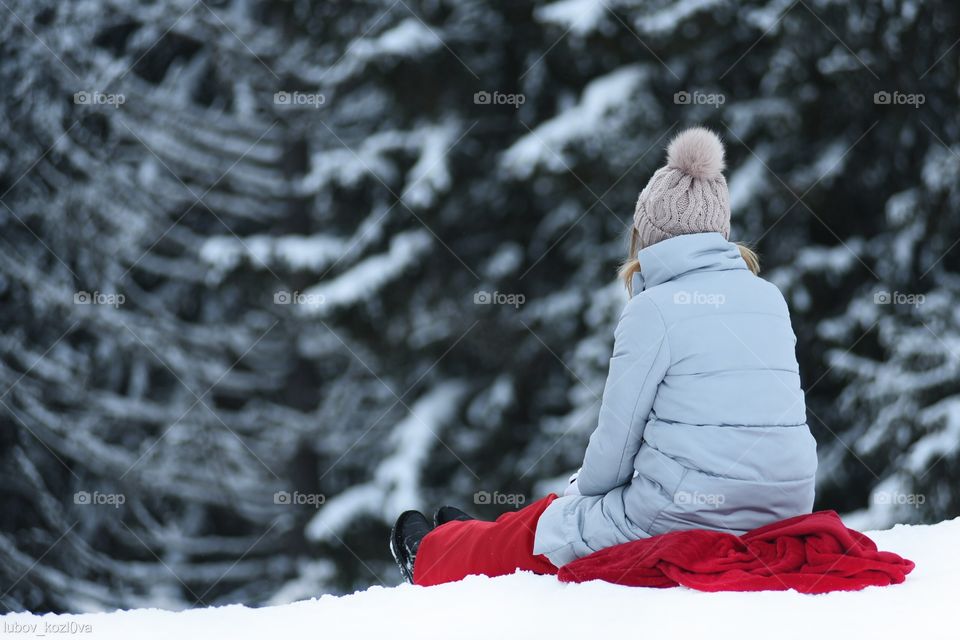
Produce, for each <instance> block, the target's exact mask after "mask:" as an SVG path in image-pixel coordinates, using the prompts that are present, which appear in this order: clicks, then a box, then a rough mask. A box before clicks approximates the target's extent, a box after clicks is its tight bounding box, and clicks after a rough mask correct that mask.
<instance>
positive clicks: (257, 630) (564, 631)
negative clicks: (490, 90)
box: [0, 518, 960, 640]
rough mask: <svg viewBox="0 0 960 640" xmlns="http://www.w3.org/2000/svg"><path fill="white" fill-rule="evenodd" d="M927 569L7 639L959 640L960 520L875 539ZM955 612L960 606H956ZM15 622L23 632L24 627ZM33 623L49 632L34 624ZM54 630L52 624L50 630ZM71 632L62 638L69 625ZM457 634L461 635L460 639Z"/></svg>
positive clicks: (326, 602)
mask: <svg viewBox="0 0 960 640" xmlns="http://www.w3.org/2000/svg"><path fill="white" fill-rule="evenodd" d="M869 535H870V536H871V537H872V538H873V539H874V540H876V542H877V544H878V545H879V546H880V548H881V549H885V550H888V551H894V552H896V553H899V554H901V555H903V556H905V557H907V558H910V559H911V560H913V561H914V562H916V563H917V568H916V569H915V570H914V572H913V573H912V574H911V575H910V576H908V578H907V581H906V582H905V583H904V584H901V585H896V586H892V587H871V588H868V589H865V590H864V591H859V592H854V593H833V594H825V595H818V596H805V595H802V594H798V593H795V592H786V593H784V592H763V593H714V594H710V593H700V592H696V591H691V590H689V589H685V588H675V589H639V588H630V587H620V586H615V585H610V584H606V583H601V582H593V583H587V584H571V585H565V584H561V583H559V582H557V581H556V580H555V579H554V578H552V577H547V576H536V575H532V574H516V575H512V576H506V577H502V578H496V579H490V578H484V577H471V578H468V579H466V580H464V581H462V582H459V583H455V584H449V585H442V586H439V587H431V588H422V587H413V586H409V585H404V586H401V587H395V588H383V587H373V588H370V589H368V590H366V591H362V592H358V593H354V594H352V595H348V596H340V597H337V596H323V597H321V598H319V599H316V600H309V601H303V602H297V603H294V604H289V605H283V606H276V607H264V608H260V609H251V608H248V607H244V606H241V605H231V606H226V607H217V608H210V609H193V610H190V611H183V612H171V611H160V610H156V609H141V610H134V611H117V612H114V613H92V614H82V615H52V614H49V615H44V616H36V615H31V614H25V613H22V614H21V613H17V614H9V615H6V616H3V617H2V620H0V624H2V625H3V626H2V627H0V629H2V633H0V637H3V638H8V637H9V638H29V637H37V636H40V635H45V636H47V637H58V636H59V637H66V636H68V635H71V636H74V635H75V636H77V637H81V638H90V639H92V640H101V639H103V640H107V639H109V640H113V639H117V640H128V639H131V638H136V639H139V638H144V639H151V638H177V640H187V639H191V638H202V639H204V640H208V639H210V638H221V637H223V638H231V639H236V640H247V639H254V638H256V639H273V638H288V637H289V638H308V637H314V638H388V637H397V636H400V637H410V638H444V639H447V638H483V639H484V640H489V639H491V638H495V639H497V640H501V639H504V638H523V639H525V640H528V639H532V638H550V639H551V640H556V639H558V638H576V639H577V640H583V639H584V638H592V637H615V638H711V640H714V639H723V638H731V639H734V638H735V639H736V640H751V639H753V638H763V639H764V640H767V639H768V638H771V637H773V638H784V639H793V638H797V639H800V638H803V639H804V640H808V639H809V638H817V639H818V640H822V639H824V638H845V639H853V638H871V639H873V640H876V639H878V638H908V637H909V638H923V639H927V638H958V637H960V623H958V622H957V619H956V617H955V615H953V613H954V610H955V609H956V602H957V596H958V595H960V587H957V580H956V575H957V574H958V572H960V551H958V549H957V544H956V542H957V540H958V539H960V518H957V519H954V520H951V521H947V522H942V523H940V524H937V525H930V526H919V525H918V526H904V525H897V526H896V527H894V528H893V529H891V530H888V531H878V532H870V533H869ZM950 603H953V604H950ZM15 625H20V628H18V627H16V626H15ZM24 625H26V626H27V628H26V629H25V630H24V629H22V627H23V626H24ZM30 625H39V626H38V627H35V628H34V627H31V626H30ZM44 625H50V626H47V627H45V626H44ZM58 625H59V626H61V627H62V628H60V629H59V630H58V629H57V626H58ZM452 630H455V631H452Z"/></svg>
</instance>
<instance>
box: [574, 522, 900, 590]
mask: <svg viewBox="0 0 960 640" xmlns="http://www.w3.org/2000/svg"><path fill="white" fill-rule="evenodd" d="M913 566H914V565H913V562H911V561H909V560H906V559H904V558H901V557H900V556H898V555H897V554H895V553H890V552H888V551H878V550H877V545H876V544H874V542H873V540H871V539H870V538H868V537H867V536H865V535H863V534H862V533H858V532H856V531H853V530H852V529H848V528H847V527H845V526H844V525H843V523H842V522H841V521H840V517H839V516H838V515H837V514H836V513H835V512H833V511H818V512H816V513H812V514H808V515H802V516H796V517H794V518H788V519H787V520H782V521H780V522H774V523H773V524H769V525H767V526H765V527H760V528H759V529H754V530H753V531H750V532H749V533H746V534H744V535H742V536H735V535H733V534H729V533H721V532H718V531H704V530H699V529H694V530H690V531H674V532H671V533H666V534H663V535H660V536H655V537H653V538H647V539H645V540H636V541H633V542H627V543H625V544H621V545H617V546H615V547H610V548H607V549H603V550H601V551H597V552H596V553H593V554H591V555H589V556H586V557H585V558H580V559H579V560H574V561H573V562H571V563H569V564H567V565H565V566H564V567H562V568H561V569H560V573H559V574H558V577H559V578H560V580H561V581H563V582H586V581H588V580H605V581H606V582H612V583H615V584H622V585H628V586H637V587H675V586H677V585H683V586H686V587H690V588H692V589H697V590H700V591H764V590H773V591H785V590H787V589H796V590H797V591H799V592H801V593H826V592H828V591H856V590H859V589H863V588H864V587H868V586H871V585H889V584H899V583H901V582H903V580H904V578H905V577H906V575H907V574H908V573H910V572H911V571H912V570H913Z"/></svg>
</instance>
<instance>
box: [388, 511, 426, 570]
mask: <svg viewBox="0 0 960 640" xmlns="http://www.w3.org/2000/svg"><path fill="white" fill-rule="evenodd" d="M431 530H432V527H431V526H430V523H429V522H428V521H427V518H426V517H425V516H424V515H423V514H422V513H420V512H419V511H404V512H403V513H401V514H400V517H399V518H397V523H396V524H395V525H393V531H391V532H390V553H392V554H393V559H394V560H396V562H397V566H398V567H400V575H401V576H403V579H404V580H405V581H407V582H409V583H410V584H413V562H414V560H415V559H416V556H417V549H419V548H420V541H421V540H423V537H424V536H425V535H427V534H428V533H430V531H431Z"/></svg>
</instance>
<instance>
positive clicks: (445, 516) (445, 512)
mask: <svg viewBox="0 0 960 640" xmlns="http://www.w3.org/2000/svg"><path fill="white" fill-rule="evenodd" d="M454 520H476V518H474V517H473V516H472V515H470V514H469V513H467V512H466V511H461V510H460V509H457V508H456V507H451V506H444V507H440V508H439V509H437V510H436V511H435V512H434V514H433V526H435V527H439V526H440V525H442V524H446V523H448V522H453V521H454Z"/></svg>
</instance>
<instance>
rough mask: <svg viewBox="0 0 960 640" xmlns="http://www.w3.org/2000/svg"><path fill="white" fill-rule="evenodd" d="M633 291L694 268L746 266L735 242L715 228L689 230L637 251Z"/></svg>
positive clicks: (696, 269) (653, 285) (682, 274)
mask: <svg viewBox="0 0 960 640" xmlns="http://www.w3.org/2000/svg"><path fill="white" fill-rule="evenodd" d="M637 259H638V260H639V261H640V271H638V272H637V273H635V274H634V275H633V295H636V294H638V293H640V292H641V291H644V290H645V289H650V288H652V287H655V286H657V285H658V284H663V283H664V282H669V281H670V280H674V279H676V278H679V277H681V276H685V275H687V274H690V273H693V272H703V271H729V270H731V269H746V268H747V263H745V262H744V261H743V258H742V257H741V256H740V250H739V249H738V248H737V245H735V244H734V243H732V242H730V241H729V240H727V239H726V238H724V237H723V236H722V235H720V234H719V233H716V232H709V233H690V234H684V235H680V236H674V237H673V238H668V239H667V240H661V241H660V242H657V243H654V244H652V245H650V246H649V247H645V248H643V249H641V250H640V251H639V252H638V253H637Z"/></svg>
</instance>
